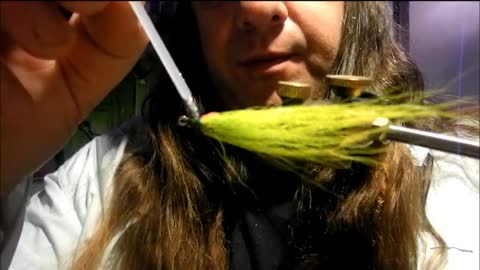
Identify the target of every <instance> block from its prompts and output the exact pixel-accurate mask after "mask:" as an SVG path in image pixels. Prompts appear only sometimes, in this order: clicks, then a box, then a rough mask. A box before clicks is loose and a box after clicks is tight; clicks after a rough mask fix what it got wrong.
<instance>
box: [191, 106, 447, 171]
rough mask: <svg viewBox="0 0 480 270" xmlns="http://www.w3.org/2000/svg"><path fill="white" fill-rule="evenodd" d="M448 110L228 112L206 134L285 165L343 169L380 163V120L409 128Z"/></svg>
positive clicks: (204, 121)
mask: <svg viewBox="0 0 480 270" xmlns="http://www.w3.org/2000/svg"><path fill="white" fill-rule="evenodd" d="M444 108H445V106H443V107H442V106H438V105H436V106H426V105H418V104H398V105H397V104H393V105H382V104H379V103H375V102H371V101H367V102H354V103H342V104H322V105H309V106H305V105H295V106H284V107H270V108H260V109H243V110H234V111H226V112H221V113H218V114H212V115H208V116H207V117H202V118H201V120H200V128H201V130H202V132H203V133H204V134H205V135H206V136H209V137H212V138H215V139H217V140H218V141H220V142H222V143H227V144H231V145H234V146H237V147H240V148H243V149H246V150H249V151H252V152H255V153H257V154H260V155H264V156H268V157H270V158H272V159H274V160H275V161H280V162H282V163H283V164H291V163H292V162H293V161H302V162H313V163H318V164H323V165H328V166H333V167H343V166H344V165H345V164H348V163H349V162H352V161H355V162H360V163H363V164H367V165H372V164H374V163H375V156H376V155H377V154H379V153H381V152H382V149H383V148H382V147H378V144H372V141H373V140H374V139H376V138H379V136H380V135H381V134H383V133H384V132H385V131H386V129H387V128H388V127H387V126H385V127H373V126H372V122H373V121H374V120H375V119H376V118H378V117H384V118H387V119H389V120H390V121H391V122H392V123H395V124H397V123H399V124H401V123H404V122H410V121H414V120H418V119H421V118H425V117H432V116H438V115H442V116H445V113H443V112H442V111H443V109H444Z"/></svg>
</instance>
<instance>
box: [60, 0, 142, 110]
mask: <svg viewBox="0 0 480 270" xmlns="http://www.w3.org/2000/svg"><path fill="white" fill-rule="evenodd" d="M71 23H72V25H73V27H74V28H75V29H76V30H77V31H78V33H79V35H78V39H77V42H76V43H75V45H74V47H73V48H72V50H71V51H70V53H69V54H68V56H67V57H65V58H62V59H60V61H59V63H60V66H59V67H60V68H61V70H62V74H63V77H64V78H65V81H67V82H68V88H69V90H70V93H71V95H72V97H73V99H74V100H75V101H76V104H77V105H78V114H79V115H80V116H82V115H85V114H86V113H87V112H89V111H90V110H91V109H92V108H93V107H94V106H96V105H97V104H98V102H100V101H101V100H102V99H103V98H104V97H105V96H106V95H107V93H108V91H110V90H111V89H112V87H113V86H115V85H116V84H118V83H119V82H120V81H121V80H122V79H123V78H124V76H125V75H126V74H127V73H128V72H129V71H130V69H131V68H132V67H133V65H134V64H135V63H136V62H137V60H138V58H139V57H140V55H141V54H142V52H143V51H144V49H145V47H146V46H147V44H148V38H147V36H146V34H145V33H144V32H143V29H142V28H141V26H140V25H139V23H138V20H137V18H136V16H135V14H134V12H133V10H132V9H131V7H130V5H129V4H128V2H120V1H119V2H112V3H111V4H109V5H108V6H106V7H105V8H104V9H103V10H102V12H101V13H96V14H94V15H91V16H87V17H84V16H81V15H80V16H78V14H75V15H74V16H73V17H72V19H71Z"/></svg>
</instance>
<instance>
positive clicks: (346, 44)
mask: <svg viewBox="0 0 480 270" xmlns="http://www.w3.org/2000/svg"><path fill="white" fill-rule="evenodd" d="M345 7H346V8H345V14H344V24H343V39H342V43H341V47H340V51H339V55H338V57H337V61H336V63H335V65H334V68H333V69H332V72H331V73H338V74H353V75H364V76H370V77H372V78H373V79H374V85H373V90H374V91H375V92H376V94H379V95H381V94H382V91H383V90H384V89H389V88H392V89H393V88H396V89H401V90H402V91H407V92H408V93H410V94H411V95H410V97H411V98H412V99H413V98H414V97H416V96H418V95H421V91H420V90H421V89H422V88H423V82H422V79H421V76H420V74H419V72H418V69H417V68H416V66H415V65H414V64H413V62H412V61H410V60H409V58H408V56H407V54H406V53H405V52H404V50H403V49H402V48H401V47H400V46H399V45H398V44H397V43H396V42H395V41H394V39H393V37H392V34H391V31H392V28H393V27H394V25H393V24H392V22H391V18H390V17H391V15H390V14H388V12H387V11H388V9H387V7H386V3H382V2H346V4H345ZM191 12H192V11H191V9H190V8H189V6H188V4H185V3H182V2H179V3H178V9H177V14H176V16H174V17H171V18H168V20H169V22H168V23H165V22H163V23H164V25H169V27H170V28H171V31H170V32H168V33H166V34H165V35H164V36H166V37H167V42H168V43H167V44H168V45H169V46H170V48H171V51H172V54H173V56H174V58H175V59H176V61H177V63H178V64H179V67H180V69H181V70H182V71H183V74H184V76H185V78H186V79H187V81H188V82H189V84H190V85H195V86H196V88H195V89H194V90H195V95H196V96H197V99H198V100H200V101H202V104H203V106H204V108H205V110H206V111H211V110H222V105H221V103H220V102H218V100H219V99H218V97H217V96H216V95H215V92H214V91H212V90H211V89H213V86H212V84H211V82H210V81H209V80H208V76H207V74H206V73H205V68H204V67H205V65H204V62H203V58H202V56H201V51H199V47H200V46H192V44H199V42H198V36H196V35H185V34H184V33H186V31H187V30H188V31H189V33H191V32H192V29H194V28H193V27H194V25H195V22H194V19H193V16H192V13H191ZM180 33H181V34H180ZM167 34H168V35H167ZM196 47H198V48H196ZM160 77H161V78H162V79H161V80H160V81H161V82H162V84H161V89H156V90H155V91H153V92H152V95H151V96H150V97H149V99H148V101H147V102H146V104H145V114H144V117H143V119H142V123H141V124H139V125H135V126H133V127H131V128H129V129H127V130H126V135H127V136H128V140H129V146H128V148H127V150H126V154H125V156H124V158H123V160H122V162H121V164H120V165H119V168H118V169H117V171H116V173H115V176H114V187H113V192H112V194H113V195H112V198H111V201H110V202H109V208H108V209H107V211H106V212H105V214H104V215H103V216H102V217H100V221H99V222H100V223H99V226H98V230H97V231H96V232H95V233H94V235H93V236H92V237H91V238H90V240H88V241H87V242H86V243H85V246H84V247H83V248H82V249H81V251H80V253H79V255H78V256H77V257H76V260H75V262H74V265H73V269H76V270H79V269H95V268H98V267H99V266H100V264H101V262H102V258H104V257H107V258H108V260H107V262H106V263H107V265H109V266H111V267H112V268H114V269H219V270H220V269H227V268H228V265H229V261H228V258H229V251H228V249H227V248H226V245H225V232H224V224H223V222H224V215H225V213H224V209H225V205H226V204H228V203H229V200H232V199H231V198H234V197H235V196H236V194H239V193H241V192H239V190H243V189H244V185H243V184H244V183H248V178H249V175H248V173H246V172H247V171H248V170H246V169H245V168H246V167H248V164H247V163H246V162H245V161H244V160H243V157H244V156H245V155H248V154H246V153H243V152H242V151H241V150H238V149H235V148H233V147H227V155H228V159H224V158H222V156H221V155H220V154H219V152H218V151H216V150H215V149H218V145H217V143H216V142H214V141H211V140H210V139H208V138H205V137H203V136H202V135H201V134H199V133H198V131H195V130H194V129H185V128H181V127H179V126H178V125H177V124H176V121H177V119H178V117H179V116H180V115H182V114H185V112H186V110H185V108H184V106H183V105H182V104H183V103H182V102H181V100H180V99H179V97H178V96H177V94H176V93H175V91H174V90H173V86H172V84H171V83H170V82H169V80H168V78H167V77H166V75H165V73H161V75H160ZM379 161H380V162H379V165H378V166H375V167H366V166H361V165H358V164H353V165H352V169H350V170H333V169H329V168H322V167H321V166H319V165H317V167H316V169H314V170H312V176H311V177H312V178H313V179H314V180H316V181H317V182H318V181H320V182H321V183H322V184H323V187H324V188H326V189H327V190H328V192H326V191H325V189H324V188H322V189H320V188H318V187H317V186H314V185H311V184H308V183H306V182H303V183H302V184H300V185H299V187H298V190H297V192H296V193H295V200H296V202H297V208H298V209H297V215H296V216H295V218H294V219H293V220H292V222H291V233H292V235H293V237H292V239H293V243H292V244H291V245H290V246H291V251H292V253H291V254H292V256H294V257H295V262H294V266H292V267H293V268H297V269H312V268H316V267H325V268H326V269H331V268H335V269H339V268H342V267H348V266H350V267H355V268H357V269H358V268H360V269H397V270H411V269H415V268H416V266H417V263H418V262H417V258H418V255H419V253H420V251H419V248H418V240H419V236H420V235H421V234H422V233H427V234H430V235H432V236H433V237H434V239H436V240H437V241H438V243H439V246H440V247H442V248H440V249H438V250H439V252H440V253H439V255H442V254H444V252H445V244H444V242H443V240H442V239H441V237H439V236H438V235H437V234H436V232H435V230H434V229H433V228H432V226H431V225H430V224H429V222H428V218H427V216H426V213H425V203H426V195H427V192H428V186H429V181H430V180H429V179H430V178H429V172H430V170H431V160H430V162H428V160H427V162H426V163H425V165H424V166H423V167H418V166H416V165H415V164H414V162H413V159H412V157H411V155H410V153H409V150H408V149H407V148H406V147H405V146H404V145H401V144H396V143H392V144H390V145H388V146H387V151H386V152H385V154H383V155H382V156H379ZM115 235H120V236H119V238H118V239H116V240H115V241H114V240H113V239H114V236H115ZM112 242H113V245H112V249H111V254H106V249H107V246H109V245H110V244H112ZM436 262H441V260H436ZM432 267H433V266H432Z"/></svg>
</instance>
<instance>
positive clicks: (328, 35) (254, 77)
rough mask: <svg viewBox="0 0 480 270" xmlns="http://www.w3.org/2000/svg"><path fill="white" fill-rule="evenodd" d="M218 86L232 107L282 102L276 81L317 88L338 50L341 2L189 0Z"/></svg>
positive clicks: (210, 68)
mask: <svg viewBox="0 0 480 270" xmlns="http://www.w3.org/2000/svg"><path fill="white" fill-rule="evenodd" d="M193 7H194V12H195V15H196V19H197V23H198V28H199V32H200V39H201V43H202V47H203V51H204V54H205V59H206V62H207V65H208V70H209V72H210V74H211V75H212V77H213V80H214V83H215V85H216V87H217V88H218V89H219V90H220V95H221V96H222V98H223V100H224V102H225V103H226V105H227V106H228V108H230V109H237V108H244V107H250V106H262V105H280V104H281V98H280V97H279V96H278V94H277V93H276V90H277V89H278V84H277V83H278V81H295V82H303V83H308V84H309V85H311V86H312V87H313V89H317V90H320V89H321V86H322V83H321V82H322V78H323V77H324V76H325V75H326V74H328V73H329V71H330V69H331V66H332V63H333V61H334V60H335V57H336V55H337V52H338V47H339V44H340V38H341V31H342V29H341V28H342V18H343V11H344V4H343V2H331V1H321V2H308V1H305V2H296V1H292V2H289V1H284V2H259V1H251V2H249V1H241V2H227V1H225V2H220V1H218V2H212V1H204V2H202V1H196V2H194V4H193Z"/></svg>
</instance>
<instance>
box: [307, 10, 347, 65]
mask: <svg viewBox="0 0 480 270" xmlns="http://www.w3.org/2000/svg"><path fill="white" fill-rule="evenodd" d="M298 15H299V16H302V17H300V18H299V19H298V24H299V26H300V28H301V29H302V31H303V33H304V35H305V38H306V40H307V44H308V51H309V56H310V58H311V59H312V60H313V61H315V63H316V64H320V65H322V67H323V68H328V67H330V66H331V64H332V63H333V61H334V60H335V58H336V56H337V53H338V48H339V46H340V40H341V34H342V20H343V3H342V2H329V1H326V2H315V3H313V2H312V3H311V4H310V3H309V4H305V6H303V7H302V9H301V12H299V13H298Z"/></svg>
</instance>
